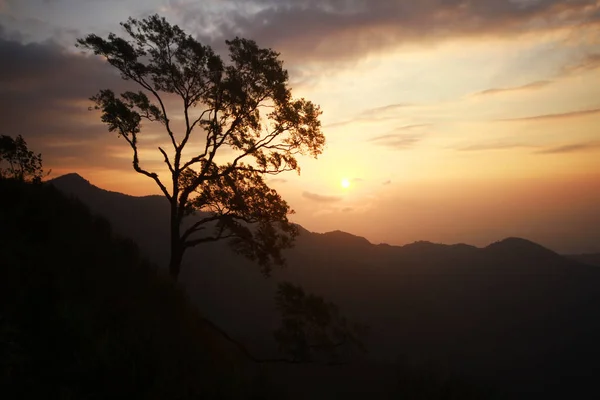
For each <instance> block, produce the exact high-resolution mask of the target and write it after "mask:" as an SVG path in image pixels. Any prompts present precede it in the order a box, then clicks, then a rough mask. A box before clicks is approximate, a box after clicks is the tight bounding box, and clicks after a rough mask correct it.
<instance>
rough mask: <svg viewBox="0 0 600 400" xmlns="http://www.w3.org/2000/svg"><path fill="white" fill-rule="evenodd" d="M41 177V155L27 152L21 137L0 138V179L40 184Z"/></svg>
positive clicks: (42, 173)
mask: <svg viewBox="0 0 600 400" xmlns="http://www.w3.org/2000/svg"><path fill="white" fill-rule="evenodd" d="M43 175H44V171H43V169H42V155H41V154H39V153H38V154H35V153H34V152H33V151H31V150H29V149H28V148H27V142H25V139H23V137H22V136H21V135H19V136H17V137H16V138H15V139H13V138H12V137H10V136H7V135H1V136H0V178H5V179H16V180H20V181H27V182H41V180H42V177H43Z"/></svg>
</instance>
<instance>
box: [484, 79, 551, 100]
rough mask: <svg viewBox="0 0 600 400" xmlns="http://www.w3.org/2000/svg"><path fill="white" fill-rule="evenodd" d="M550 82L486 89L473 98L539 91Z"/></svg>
mask: <svg viewBox="0 0 600 400" xmlns="http://www.w3.org/2000/svg"><path fill="white" fill-rule="evenodd" d="M552 82H553V81H548V80H544V81H536V82H531V83H528V84H526V85H521V86H514V87H507V88H493V89H487V90H483V91H481V92H477V93H474V94H473V96H490V95H494V94H500V93H510V92H524V91H529V90H537V89H541V88H543V87H546V86H548V85H550V84H551V83H552Z"/></svg>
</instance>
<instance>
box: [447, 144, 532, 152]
mask: <svg viewBox="0 0 600 400" xmlns="http://www.w3.org/2000/svg"><path fill="white" fill-rule="evenodd" d="M523 147H535V146H532V145H527V144H523V143H513V142H496V143H479V144H474V145H469V146H465V147H458V148H456V150H458V151H485V150H510V149H518V148H523Z"/></svg>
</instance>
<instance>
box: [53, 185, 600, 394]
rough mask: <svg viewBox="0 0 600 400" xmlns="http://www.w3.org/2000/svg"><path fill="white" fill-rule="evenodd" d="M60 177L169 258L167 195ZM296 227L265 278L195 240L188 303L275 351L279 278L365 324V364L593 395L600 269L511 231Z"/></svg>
mask: <svg viewBox="0 0 600 400" xmlns="http://www.w3.org/2000/svg"><path fill="white" fill-rule="evenodd" d="M70 179H73V178H70ZM70 179H63V180H59V181H56V182H55V184H56V186H57V187H58V189H59V190H63V191H67V192H69V191H70V192H71V194H73V195H75V196H79V197H80V199H81V200H82V201H83V202H84V203H86V204H88V206H89V207H90V208H91V209H92V211H93V212H95V213H98V214H100V215H103V216H105V217H106V218H107V219H109V221H111V222H112V223H113V226H114V228H115V231H117V232H118V233H119V234H122V235H124V236H126V237H130V238H132V239H133V240H134V241H136V242H137V243H138V245H139V246H140V248H141V249H142V250H143V251H144V253H145V254H146V255H147V256H148V257H149V258H150V259H152V260H153V261H154V262H155V263H156V264H158V265H163V266H166V265H167V261H168V223H169V221H168V203H167V202H166V200H165V199H163V198H160V196H154V197H152V198H147V197H134V196H124V195H123V196H122V195H120V194H118V193H111V192H107V191H104V190H103V189H100V188H96V189H93V188H92V189H90V187H89V186H84V187H79V188H74V187H70V188H69V187H65V186H68V183H69V180H70ZM50 182H52V181H50ZM80 182H81V181H80ZM61 186H62V188H61ZM77 190H80V192H81V193H79V194H78V193H77ZM299 229H300V231H301V234H300V235H299V236H298V238H297V240H296V245H295V247H294V248H293V249H290V250H287V251H286V252H285V254H284V256H285V257H286V259H287V260H288V265H287V267H285V268H282V269H276V270H274V271H273V275H272V277H271V278H270V279H264V278H263V277H261V275H260V274H259V272H258V267H257V266H256V265H254V264H253V263H252V262H250V261H248V260H246V259H244V258H243V257H241V256H239V255H236V254H234V253H232V252H231V250H230V249H229V248H228V246H227V244H226V243H222V242H218V243H215V244H211V245H203V246H198V247H195V248H192V249H190V250H189V251H188V252H187V253H186V255H185V257H184V265H183V270H182V274H181V276H180V283H181V285H182V286H183V287H184V288H185V289H186V291H187V293H188V295H189V296H190V299H191V300H192V301H193V302H194V304H196V305H197V306H198V307H199V308H200V309H201V310H202V312H203V314H204V315H206V317H207V318H209V319H210V320H212V321H214V322H215V323H216V324H217V325H219V326H221V327H223V328H224V329H225V330H226V331H227V332H235V334H236V338H237V339H238V340H240V341H242V342H244V343H247V345H248V347H249V349H250V350H251V352H253V353H254V354H265V355H270V354H275V353H276V351H277V350H276V347H275V345H274V343H273V342H272V340H271V339H270V337H271V332H272V331H273V329H274V328H275V327H276V325H277V324H278V320H277V315H276V313H275V310H274V305H273V296H274V293H275V291H276V285H277V283H278V282H281V281H291V282H292V283H295V284H299V285H301V286H303V287H304V288H305V289H306V290H307V291H309V292H312V293H316V294H319V295H325V296H326V297H327V298H328V299H329V300H331V301H333V302H334V303H336V304H337V305H338V306H339V307H340V308H341V309H342V310H343V312H344V314H345V315H347V316H348V317H349V318H350V319H352V320H357V321H361V322H364V323H366V324H367V325H369V326H370V328H371V330H370V332H371V338H370V340H369V341H368V343H367V346H368V348H369V357H370V359H372V360H388V361H389V360H393V359H396V358H397V357H402V359H403V360H406V362H407V363H409V364H411V363H412V364H417V365H423V364H427V365H438V366H442V367H444V366H446V367H448V368H450V367H451V369H452V371H453V372H456V373H458V374H460V375H463V376H468V377H470V378H472V379H474V380H476V381H482V382H484V383H487V384H490V385H494V386H496V387H504V386H509V388H510V390H509V392H510V396H508V397H509V398H523V399H531V398H540V399H541V398H544V399H546V398H556V399H559V398H567V397H572V394H573V392H572V391H573V388H577V389H578V390H581V391H583V390H584V389H585V390H588V389H589V390H596V391H597V392H598V395H599V396H600V391H598V389H597V388H596V387H595V386H594V385H593V384H592V383H593V382H595V380H593V377H594V376H597V372H600V371H597V370H598V368H597V367H596V365H597V362H596V360H597V359H598V358H599V357H600V342H598V340H597V338H598V337H600V320H599V319H598V318H597V317H596V312H597V309H599V308H600V291H598V287H600V268H598V267H596V266H592V265H588V264H585V263H581V262H579V261H578V260H575V259H572V258H568V257H564V256H561V255H559V254H557V253H555V252H553V251H552V250H549V249H546V248H545V247H543V246H540V245H538V244H535V243H533V242H531V241H528V240H527V239H520V238H505V239H502V240H499V241H497V242H494V243H491V244H489V245H488V246H485V247H482V248H479V247H475V246H470V245H466V244H455V245H443V244H435V243H431V242H426V241H420V242H415V243H412V244H407V245H404V246H393V245H384V244H372V243H370V242H369V241H368V240H366V239H365V238H361V237H360V236H355V235H352V234H349V233H345V232H340V231H338V232H336V231H333V232H328V233H325V234H319V233H311V232H309V231H307V230H305V229H304V228H302V227H300V228H299ZM332 243H333V245H332ZM357 244H359V245H357ZM550 333H551V334H550ZM540 360H543V363H541V361H540ZM515 363H518V368H515ZM566 366H568V368H567V367H566ZM310 381H311V379H307V382H310ZM548 382H553V385H554V386H548ZM307 384H308V383H307ZM590 385H591V386H590ZM532 393H533V394H535V396H532ZM519 394H520V396H519ZM538 394H539V396H538Z"/></svg>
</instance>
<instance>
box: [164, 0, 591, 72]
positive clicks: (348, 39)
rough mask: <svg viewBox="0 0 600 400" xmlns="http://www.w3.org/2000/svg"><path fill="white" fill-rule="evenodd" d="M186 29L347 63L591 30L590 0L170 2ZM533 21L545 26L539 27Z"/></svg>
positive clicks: (296, 55) (308, 58) (299, 56)
mask: <svg viewBox="0 0 600 400" xmlns="http://www.w3.org/2000/svg"><path fill="white" fill-rule="evenodd" d="M171 4H172V5H173V6H172V7H171V8H172V10H171V11H172V12H173V13H175V15H177V16H178V17H179V18H180V19H181V20H182V21H183V22H184V25H185V26H190V27H200V28H196V29H202V31H199V33H202V34H203V35H206V36H208V37H210V38H211V39H212V40H221V39H225V38H230V37H232V36H235V35H242V36H245V37H250V38H253V39H255V40H257V42H258V43H260V44H262V45H266V46H270V47H273V48H275V49H277V50H280V51H284V53H285V57H286V60H288V59H294V60H295V61H298V60H299V61H304V62H306V61H315V60H317V61H326V62H329V63H331V62H335V61H348V60H355V59H357V58H361V57H362V56H365V55H367V54H369V53H372V52H377V51H382V50H385V49H389V48H392V47H397V46H399V45H401V44H403V43H407V42H418V41H430V42H431V41H441V40H447V39H449V38H450V39H451V38H455V37H474V38H481V37H484V36H496V37H505V36H507V35H519V34H523V33H529V32H536V31H541V32H543V31H549V30H553V29H562V28H572V27H573V26H574V25H575V24H577V23H580V22H581V21H586V24H587V25H593V24H598V22H599V20H600V13H598V10H599V9H600V4H598V2H597V1H596V0H577V1H567V0H544V1H535V2H528V3H526V6H524V4H525V3H523V2H522V1H498V0H475V1H462V0H436V1H413V0H369V1H351V0H250V1H244V2H241V1H239V0H220V1H219V2H217V1H216V0H212V1H205V2H185V1H183V0H179V1H175V0H173V1H171ZM539 21H544V23H543V24H540V23H539Z"/></svg>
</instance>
